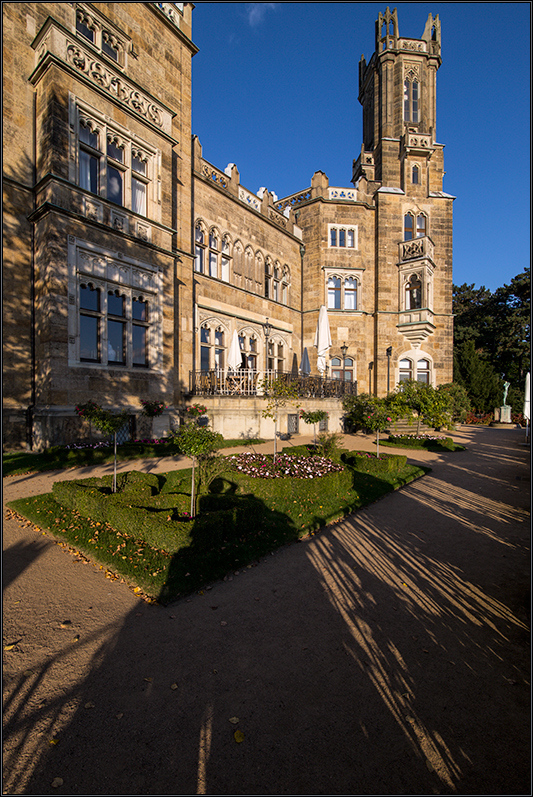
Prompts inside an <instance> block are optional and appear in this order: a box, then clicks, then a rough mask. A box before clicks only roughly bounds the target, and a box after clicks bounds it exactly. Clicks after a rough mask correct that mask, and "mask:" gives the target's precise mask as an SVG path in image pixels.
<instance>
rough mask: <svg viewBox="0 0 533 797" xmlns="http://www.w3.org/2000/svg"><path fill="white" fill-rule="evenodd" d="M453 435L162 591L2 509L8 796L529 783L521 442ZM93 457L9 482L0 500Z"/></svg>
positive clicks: (34, 488) (491, 789)
mask: <svg viewBox="0 0 533 797" xmlns="http://www.w3.org/2000/svg"><path fill="white" fill-rule="evenodd" d="M454 439H455V440H456V441H457V442H460V443H463V444H466V445H467V446H468V450H467V451H466V452H461V453H456V454H447V455H435V454H430V453H428V452H416V455H415V456H416V460H417V461H425V462H427V463H429V464H430V465H431V467H432V468H433V471H432V473H431V474H429V475H428V476H426V477H425V478H424V479H422V480H420V481H418V482H415V483H413V484H411V485H409V486H408V487H406V488H404V489H402V490H401V491H399V492H396V493H394V494H392V495H389V496H386V497H385V498H384V499H382V500H381V501H379V502H377V503H376V504H373V505H372V506H370V507H368V508H366V509H365V510H363V511H360V512H358V513H356V514H354V515H352V516H350V517H348V518H346V519H345V520H344V521H342V522H339V523H335V524H332V525H331V526H329V527H328V528H327V529H325V530H324V531H323V532H321V533H320V534H318V535H316V536H315V537H313V538H310V539H309V540H306V541H304V542H301V543H297V544H294V545H290V546H287V547H285V548H283V549H281V550H280V551H278V552H277V553H276V554H275V555H271V556H269V557H267V558H266V559H265V560H263V561H262V562H260V563H259V565H258V566H256V567H251V568H245V569H244V570H242V571H240V572H236V573H234V574H232V575H231V576H229V577H228V579H227V580H225V581H221V582H219V583H217V584H214V585H213V586H212V588H211V589H206V590H205V591H204V592H203V594H195V595H193V596H192V597H190V598H188V599H183V600H181V601H179V602H177V603H175V604H174V605H172V606H169V607H161V606H157V605H150V604H147V603H143V602H142V601H141V600H139V599H138V598H137V597H136V596H135V595H134V593H133V592H132V591H131V590H130V589H129V588H128V587H126V586H125V585H124V584H120V583H118V582H113V581H111V580H109V579H107V578H106V577H105V574H104V572H103V571H101V570H99V568H98V566H95V565H93V564H87V563H85V562H84V560H82V559H81V558H80V557H76V556H75V555H73V554H72V553H70V552H68V551H67V550H66V549H65V548H63V547H62V546H61V545H60V544H59V543H57V542H55V541H54V540H53V538H52V537H50V536H49V535H47V534H43V533H40V532H37V531H36V530H35V528H34V527H32V526H25V525H24V524H21V523H20V522H17V521H16V520H15V519H6V520H5V522H4V793H6V794H36V795H37V794H56V793H57V794H75V795H78V794H80V795H81V794H105V795H108V794H121V795H122V794H130V795H131V794H135V795H136V794H143V795H145V794H228V795H233V794H258V795H261V794H302V795H310V794H328V795H331V794H394V795H395V794H439V793H441V794H452V793H460V794H480V795H485V794H487V795H488V794H530V793H531V783H530V772H529V762H530V749H529V747H530V692H529V672H530V662H529V651H530V647H529V634H528V623H529V576H530V573H529V565H530V554H529V538H530V520H529V506H530V496H529V484H530V482H529V449H528V448H526V447H525V446H524V444H523V432H522V431H521V430H520V429H509V430H507V429H503V430H502V429H491V428H481V429H477V428H475V427H462V428H461V429H460V430H459V431H458V432H457V433H454ZM346 440H347V441H349V445H350V447H352V448H359V449H366V450H374V445H373V442H372V440H371V439H370V438H365V437H363V436H357V437H347V438H346ZM298 442H300V439H299V440H298ZM387 450H388V451H390V450H391V449H387ZM413 461H414V460H413ZM172 463H173V465H172V466H173V467H176V466H181V467H187V466H188V463H187V462H186V461H183V462H182V463H177V464H176V461H175V460H172ZM134 467H135V468H138V469H143V470H148V469H150V470H153V471H156V472H163V471H164V470H167V469H168V467H169V464H168V461H163V460H145V461H138V462H136V463H135V464H134ZM121 469H127V465H125V464H123V465H121ZM104 471H106V472H109V466H107V467H104V468H98V469H82V473H81V474H80V471H67V472H64V471H62V472H59V473H57V472H56V473H55V474H54V473H52V474H40V475H34V476H29V475H26V476H22V477H11V478H6V479H4V501H8V500H11V499H12V498H15V497H17V496H21V495H30V494H38V493H41V492H46V491H48V490H49V489H50V485H51V483H52V482H53V481H54V480H56V479H58V478H78V477H79V476H80V475H89V472H91V473H101V472H104Z"/></svg>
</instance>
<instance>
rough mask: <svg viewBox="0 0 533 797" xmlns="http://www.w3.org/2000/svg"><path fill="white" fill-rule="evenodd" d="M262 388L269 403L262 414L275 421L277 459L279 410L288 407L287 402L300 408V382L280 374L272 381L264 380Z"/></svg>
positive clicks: (275, 451)
mask: <svg viewBox="0 0 533 797" xmlns="http://www.w3.org/2000/svg"><path fill="white" fill-rule="evenodd" d="M261 388H262V391H263V396H264V398H265V399H266V401H267V405H266V407H265V409H264V410H262V412H261V415H262V416H263V418H272V419H273V421H274V459H276V456H277V438H278V418H279V411H280V410H281V409H283V407H286V406H287V404H292V406H293V407H294V408H295V409H298V408H299V406H300V405H299V404H298V401H297V399H298V384H297V383H296V382H290V381H287V380H286V379H284V378H283V377H281V376H278V377H277V378H276V379H273V380H272V381H271V382H269V381H268V380H267V379H265V380H263V382H262V383H261Z"/></svg>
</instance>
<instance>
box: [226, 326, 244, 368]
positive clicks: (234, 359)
mask: <svg viewBox="0 0 533 797" xmlns="http://www.w3.org/2000/svg"><path fill="white" fill-rule="evenodd" d="M241 363H242V356H241V347H240V344H239V336H238V334H237V330H236V329H234V330H233V337H232V338H231V346H230V347H229V352H228V368H231V370H232V371H236V370H237V369H238V368H240V367H241Z"/></svg>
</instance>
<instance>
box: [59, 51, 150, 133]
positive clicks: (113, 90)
mask: <svg viewBox="0 0 533 797" xmlns="http://www.w3.org/2000/svg"><path fill="white" fill-rule="evenodd" d="M67 61H68V62H69V63H70V64H72V65H73V66H75V67H76V69H79V70H80V71H81V72H83V73H84V74H85V75H86V76H87V77H88V78H89V79H90V80H92V81H93V82H94V83H96V84H97V85H98V86H100V88H102V89H104V90H105V91H107V92H109V94H111V95H113V96H114V97H116V99H118V100H120V102H123V103H125V104H126V105H128V106H129V107H130V108H131V109H132V110H134V111H135V112H136V113H138V114H139V115H140V116H143V117H144V118H145V119H147V120H148V121H149V122H151V123H152V124H154V125H157V127H164V126H165V125H164V119H163V111H162V109H161V108H159V107H158V106H157V105H155V103H153V102H152V101H151V100H150V99H149V98H148V97H147V96H145V95H144V94H142V93H141V92H140V91H137V90H136V89H135V88H133V86H131V85H130V84H129V83H127V82H126V81H125V80H124V79H123V78H122V77H118V75H115V74H113V72H111V70H110V69H108V68H107V67H106V66H104V65H103V64H101V63H100V62H99V61H98V60H97V59H95V58H93V57H92V56H89V55H87V54H86V53H85V52H84V51H83V50H82V49H81V48H80V47H79V46H77V45H74V44H69V45H68V46H67Z"/></svg>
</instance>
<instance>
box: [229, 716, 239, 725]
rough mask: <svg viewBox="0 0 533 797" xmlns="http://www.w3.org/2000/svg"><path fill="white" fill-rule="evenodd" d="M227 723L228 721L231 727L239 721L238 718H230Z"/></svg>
mask: <svg viewBox="0 0 533 797" xmlns="http://www.w3.org/2000/svg"><path fill="white" fill-rule="evenodd" d="M229 721H230V722H231V723H232V724H233V725H236V724H237V723H238V721H239V718H238V717H230V719H229Z"/></svg>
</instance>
